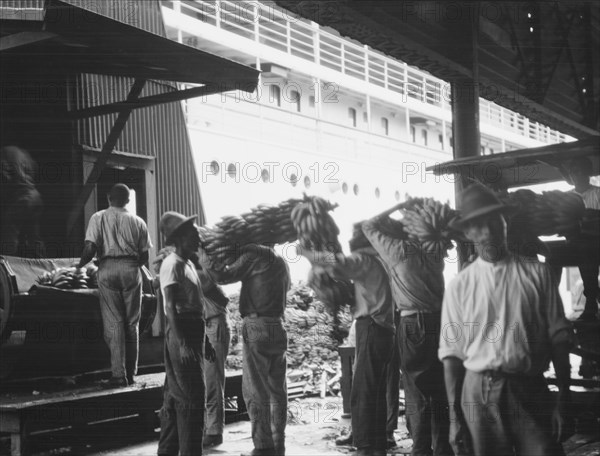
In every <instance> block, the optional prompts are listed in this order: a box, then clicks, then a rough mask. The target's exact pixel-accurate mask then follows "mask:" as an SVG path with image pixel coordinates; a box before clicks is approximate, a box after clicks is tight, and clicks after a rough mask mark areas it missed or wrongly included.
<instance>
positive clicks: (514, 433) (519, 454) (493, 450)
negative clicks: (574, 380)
mask: <svg viewBox="0 0 600 456" xmlns="http://www.w3.org/2000/svg"><path fill="white" fill-rule="evenodd" d="M553 403H554V401H553V400H552V398H551V397H550V392H549V391H548V386H547V384H546V382H545V380H544V377H543V376H542V375H539V376H537V377H515V376H505V375H501V374H494V373H486V372H484V373H476V372H471V371H467V372H466V374H465V379H464V382H463V388H462V409H463V412H464V417H465V421H466V423H467V427H468V429H469V432H470V434H471V439H472V441H473V449H474V451H475V455H476V456H513V455H516V456H564V451H563V448H562V445H560V444H559V443H556V441H555V440H554V439H553V437H552V421H551V417H552V406H553Z"/></svg>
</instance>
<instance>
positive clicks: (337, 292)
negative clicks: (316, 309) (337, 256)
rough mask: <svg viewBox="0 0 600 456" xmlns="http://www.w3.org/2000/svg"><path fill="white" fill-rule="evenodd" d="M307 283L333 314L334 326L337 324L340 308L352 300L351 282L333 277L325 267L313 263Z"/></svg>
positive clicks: (349, 303) (352, 289)
mask: <svg viewBox="0 0 600 456" xmlns="http://www.w3.org/2000/svg"><path fill="white" fill-rule="evenodd" d="M307 284H308V286H309V287H311V288H312V289H313V290H314V292H315V295H316V296H317V299H319V300H320V301H321V302H322V303H323V304H324V305H325V308H326V309H327V310H328V311H329V312H330V313H331V315H332V316H333V324H334V326H339V319H338V314H339V312H340V310H341V309H342V307H343V306H345V305H349V306H352V304H353V302H354V286H353V285H352V283H351V282H349V281H347V280H338V279H334V278H333V277H331V275H330V274H329V271H328V270H327V269H326V268H325V267H323V266H320V265H316V264H315V265H313V266H312V268H311V270H310V271H309V273H308V279H307Z"/></svg>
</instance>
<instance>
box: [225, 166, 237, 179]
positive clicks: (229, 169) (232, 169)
mask: <svg viewBox="0 0 600 456" xmlns="http://www.w3.org/2000/svg"><path fill="white" fill-rule="evenodd" d="M236 173H237V168H236V167H235V164H234V163H229V166H227V174H229V176H230V177H235V174H236Z"/></svg>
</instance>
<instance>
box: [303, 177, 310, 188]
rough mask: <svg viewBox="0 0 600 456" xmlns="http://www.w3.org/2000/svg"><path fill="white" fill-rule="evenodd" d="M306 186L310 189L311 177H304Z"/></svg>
mask: <svg viewBox="0 0 600 456" xmlns="http://www.w3.org/2000/svg"><path fill="white" fill-rule="evenodd" d="M304 186H305V187H306V188H310V177H308V176H304Z"/></svg>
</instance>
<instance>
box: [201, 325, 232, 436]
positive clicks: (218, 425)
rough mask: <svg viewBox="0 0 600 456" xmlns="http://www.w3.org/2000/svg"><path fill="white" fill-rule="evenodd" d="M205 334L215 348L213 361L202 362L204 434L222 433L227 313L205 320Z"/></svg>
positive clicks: (228, 338)
mask: <svg viewBox="0 0 600 456" xmlns="http://www.w3.org/2000/svg"><path fill="white" fill-rule="evenodd" d="M206 335H207V336H208V340H209V341H210V343H211V344H212V346H213V347H214V349H215V353H216V356H215V362H214V363H210V362H206V363H204V383H205V385H206V420H205V428H204V433H205V434H206V435H217V434H223V428H224V426H225V396H224V395H225V360H226V359H227V354H228V353H229V343H230V342H231V331H230V329H229V322H228V321H227V315H225V314H221V315H218V316H216V317H213V318H209V319H207V320H206Z"/></svg>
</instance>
